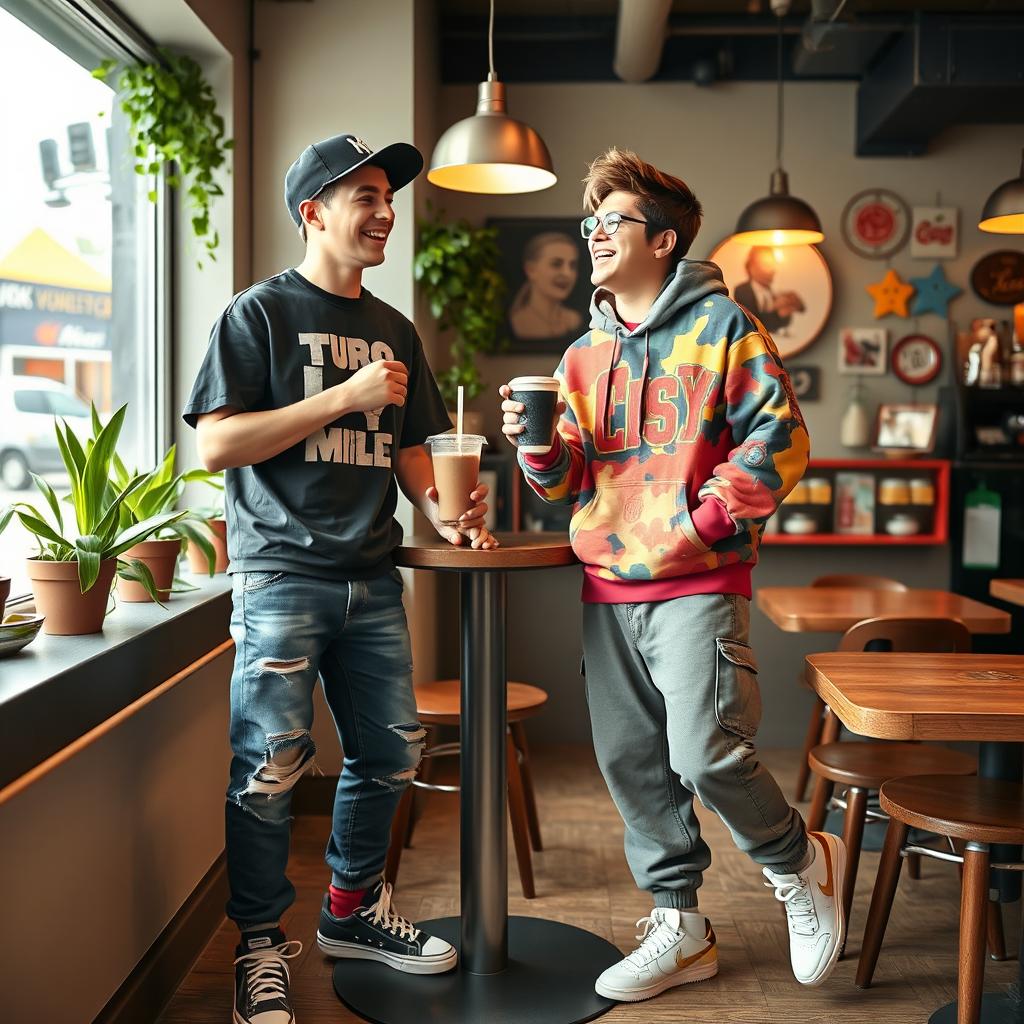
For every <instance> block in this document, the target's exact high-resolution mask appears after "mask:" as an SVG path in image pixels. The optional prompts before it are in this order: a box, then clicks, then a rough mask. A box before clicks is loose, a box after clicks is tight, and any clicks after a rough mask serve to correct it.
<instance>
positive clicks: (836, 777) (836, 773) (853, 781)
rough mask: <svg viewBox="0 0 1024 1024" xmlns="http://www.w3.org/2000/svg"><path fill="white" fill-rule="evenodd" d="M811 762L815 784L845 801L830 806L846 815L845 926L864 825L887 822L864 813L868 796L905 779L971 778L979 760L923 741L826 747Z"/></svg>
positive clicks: (812, 825) (814, 825)
mask: <svg viewBox="0 0 1024 1024" xmlns="http://www.w3.org/2000/svg"><path fill="white" fill-rule="evenodd" d="M809 762H810V765H811V770H812V771H813V772H814V774H815V775H817V776H818V785H819V786H821V784H822V782H825V781H827V782H828V783H831V784H832V786H835V785H836V784H838V785H840V786H845V787H846V799H845V800H841V799H832V800H831V801H830V802H831V804H832V805H833V806H839V807H842V808H843V809H844V811H845V814H844V817H843V842H844V843H846V858H847V860H846V882H845V887H844V889H843V907H844V909H845V911H846V921H847V927H849V921H850V908H851V907H852V906H853V890H854V887H855V886H856V884H857V867H858V865H859V863H860V848H861V844H862V843H863V841H864V825H865V823H866V822H867V821H868V820H869V819H871V820H874V821H884V820H885V818H884V816H883V815H880V814H878V812H876V811H871V810H869V809H868V793H869V792H871V791H873V790H877V789H880V788H881V786H882V783H883V782H888V781H889V779H896V778H900V777H902V776H904V775H973V774H974V773H975V772H976V771H977V768H978V762H977V760H976V759H975V758H973V757H971V756H970V755H969V754H961V753H960V752H959V751H956V750H948V749H947V748H945V747H932V746H928V745H926V744H924V743H825V744H823V745H821V746H819V747H815V748H814V749H813V750H812V751H811V753H810V756H809ZM815 795H817V790H815ZM825 809H827V806H826V808H825ZM819 817H820V818H821V820H820V821H814V820H812V819H811V818H810V817H809V818H808V826H807V827H808V828H809V829H810V830H811V831H813V832H816V831H819V830H820V829H821V827H822V825H823V824H824V814H823V813H822V814H820V816H819Z"/></svg>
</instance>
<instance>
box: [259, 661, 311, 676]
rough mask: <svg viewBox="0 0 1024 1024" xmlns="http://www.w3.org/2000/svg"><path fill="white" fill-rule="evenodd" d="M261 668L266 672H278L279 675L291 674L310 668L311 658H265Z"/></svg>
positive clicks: (261, 662)
mask: <svg viewBox="0 0 1024 1024" xmlns="http://www.w3.org/2000/svg"><path fill="white" fill-rule="evenodd" d="M260 668H261V669H263V671H264V672H276V673H277V674H278V675H279V676H289V675H292V674H293V673H295V672H305V671H306V670H307V669H308V668H309V658H290V659H279V658H263V659H261V661H260Z"/></svg>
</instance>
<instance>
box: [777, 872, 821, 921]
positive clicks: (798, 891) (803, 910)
mask: <svg viewBox="0 0 1024 1024" xmlns="http://www.w3.org/2000/svg"><path fill="white" fill-rule="evenodd" d="M794 877H795V878H796V879H797V881H795V882H788V881H787V882H781V881H780V882H776V881H773V880H772V879H769V880H768V881H767V882H765V883H764V884H765V886H766V888H768V889H774V890H775V898H776V899H777V900H779V901H780V902H781V903H785V904H786V916H787V917H788V918H789V924H790V927H791V928H792V930H793V931H794V932H796V933H797V935H813V934H814V933H815V932H816V931H817V930H818V914H817V911H815V909H814V900H813V899H811V890H810V886H809V884H808V882H807V880H806V879H805V878H804V877H803V876H802V875H795V876H794Z"/></svg>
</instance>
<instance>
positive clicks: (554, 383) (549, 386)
mask: <svg viewBox="0 0 1024 1024" xmlns="http://www.w3.org/2000/svg"><path fill="white" fill-rule="evenodd" d="M508 386H509V387H510V388H511V389H512V390H513V391H515V390H516V389H517V388H524V389H527V388H536V389H538V390H542V391H557V390H558V378H557V377H542V376H528V377H513V378H512V380H510V381H509V382H508Z"/></svg>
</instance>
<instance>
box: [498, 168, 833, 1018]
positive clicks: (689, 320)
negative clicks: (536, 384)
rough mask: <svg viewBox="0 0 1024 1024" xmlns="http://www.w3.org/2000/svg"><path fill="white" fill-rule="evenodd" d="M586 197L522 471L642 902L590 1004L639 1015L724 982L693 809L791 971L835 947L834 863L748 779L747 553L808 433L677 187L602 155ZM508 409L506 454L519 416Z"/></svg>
mask: <svg viewBox="0 0 1024 1024" xmlns="http://www.w3.org/2000/svg"><path fill="white" fill-rule="evenodd" d="M585 183H586V191H585V194H584V206H585V207H586V208H588V209H589V210H590V211H591V215H590V216H589V217H586V218H585V219H584V220H583V223H582V230H583V236H584V238H586V239H587V241H588V245H589V248H590V255H591V260H592V263H593V272H592V275H591V281H592V283H593V284H594V286H595V288H596V291H595V293H594V299H593V304H592V306H591V330H590V331H589V332H588V333H587V334H585V335H584V336H583V337H581V338H580V339H579V340H578V341H576V342H575V343H574V344H573V345H572V346H571V347H570V348H569V350H568V351H567V352H566V353H565V356H564V357H563V359H562V362H561V364H560V366H559V368H558V370H557V371H556V375H557V377H558V378H559V380H560V382H561V389H560V390H561V395H560V398H561V401H560V403H559V405H558V413H559V418H558V422H557V429H556V431H555V434H554V444H553V446H552V448H551V450H550V451H549V452H548V453H546V454H544V455H520V457H519V461H520V465H521V466H522V468H523V471H524V473H525V474H526V477H527V479H528V481H529V483H530V485H531V487H533V489H534V490H535V491H536V492H537V493H538V494H539V495H540V496H541V497H542V498H544V499H546V500H547V501H550V502H558V503H564V504H571V505H573V517H572V522H571V524H570V527H569V532H570V536H571V537H572V544H573V549H574V550H575V552H576V554H577V556H578V557H579V558H580V560H581V561H582V562H583V567H584V582H583V601H584V614H583V649H584V655H585V665H586V673H585V674H586V686H587V699H588V702H589V705H590V715H591V724H592V729H593V734H594V743H595V747H596V750H597V757H598V762H599V764H600V766H601V771H602V773H603V774H604V777H605V780H606V781H607V783H608V788H609V790H610V791H611V795H612V798H613V799H614V801H615V804H616V806H617V807H618V809H619V812H620V813H621V815H622V817H623V820H624V822H625V826H626V828H625V847H626V858H627V860H628V861H629V866H630V868H631V870H632V872H633V876H634V878H635V880H636V883H637V885H638V886H639V887H640V888H641V889H645V890H647V891H648V892H650V893H651V895H652V898H653V902H654V909H653V910H652V911H651V914H650V916H649V917H647V918H645V919H644V920H643V921H642V922H638V923H639V924H642V925H643V926H644V930H643V933H642V934H641V935H640V936H638V938H640V939H641V940H642V941H641V943H640V946H639V948H638V949H636V950H635V951H634V952H633V953H631V954H630V955H629V956H627V957H626V958H625V959H623V960H622V961H620V962H619V963H618V964H615V965H614V966H612V967H610V968H609V969H608V970H606V971H605V972H604V973H603V974H602V975H601V976H600V977H599V978H598V979H597V983H596V988H597V991H598V992H599V993H600V994H601V995H603V996H606V997H608V998H611V999H619V1000H623V1001H636V1000H640V999H648V998H650V997H651V996H655V995H658V994H659V993H660V992H663V991H665V990H666V989H668V988H671V987H672V986H675V985H682V984H685V983H687V982H691V981H701V980H703V979H705V978H710V977H712V976H714V975H715V974H716V973H717V972H718V953H717V948H716V942H715V933H714V931H713V930H712V928H711V924H710V922H709V921H708V919H707V918H706V917H705V916H704V915H703V914H702V913H701V912H700V911H699V910H698V904H697V890H698V888H699V886H700V884H701V881H702V876H703V873H704V871H705V870H706V869H707V867H708V866H709V864H710V863H711V851H710V850H709V848H708V846H707V844H706V843H705V841H704V840H703V839H702V838H701V835H700V824H699V822H698V820H697V817H696V815H695V813H694V809H693V802H694V799H695V798H699V799H700V801H701V803H702V804H703V805H704V806H705V807H707V808H708V809H709V810H711V811H714V812H715V813H717V814H718V815H719V816H720V817H721V819H722V820H723V821H724V822H725V824H726V826H727V827H728V828H729V830H730V832H731V833H732V837H733V840H734V841H735V842H736V844H737V846H739V848H740V849H741V850H743V851H745V852H746V853H748V854H749V855H750V856H751V857H752V858H753V859H754V860H755V861H756V862H757V863H758V864H760V865H761V866H762V869H763V874H764V876H765V879H766V880H767V881H766V884H767V885H768V886H769V887H770V888H771V889H773V890H774V892H775V896H776V898H777V899H779V900H781V901H783V902H784V903H785V905H786V912H787V918H788V921H789V935H790V953H791V963H792V967H793V972H794V974H795V975H796V978H797V980H798V981H800V982H801V983H803V984H805V985H818V984H820V983H821V982H823V981H824V980H825V979H826V978H827V977H828V975H829V974H830V973H831V971H832V968H833V967H834V965H835V962H836V960H837V958H838V956H839V951H840V949H841V947H842V942H843V938H844V930H845V925H844V921H843V913H842V890H843V880H844V875H845V863H846V854H845V850H844V847H843V845H842V842H841V841H840V840H838V839H837V838H836V837H835V836H832V835H827V834H818V833H812V834H808V833H807V831H806V829H805V827H804V823H803V821H802V820H801V818H800V815H799V814H798V813H797V811H796V810H794V809H793V808H792V807H790V806H789V804H788V803H787V802H786V800H785V798H784V797H783V795H782V792H781V791H780V789H779V787H778V785H777V783H776V782H775V780H774V778H772V776H771V775H770V774H769V772H768V770H767V769H766V768H765V767H764V765H762V764H761V763H760V761H759V760H758V757H757V752H756V750H755V747H754V742H753V739H754V735H755V733H756V731H757V727H758V724H759V722H760V718H761V696H760V692H759V689H758V682H757V662H756V661H755V658H754V652H753V651H752V650H751V647H750V644H749V642H748V637H749V622H750V612H749V606H750V594H751V589H750V574H751V570H752V568H753V566H754V564H755V563H756V561H757V549H758V542H759V540H760V536H761V532H762V530H763V528H764V524H765V522H766V521H767V520H768V518H769V517H770V516H771V515H772V514H773V513H774V512H775V510H776V508H777V507H778V505H779V503H780V502H781V501H782V499H783V498H784V497H785V496H786V494H788V493H789V491H790V490H791V489H792V487H793V486H794V484H796V482H797V481H798V480H799V479H800V477H801V476H802V475H803V473H804V470H805V468H806V466H807V458H808V451H809V441H808V437H807V430H806V428H805V426H804V422H803V419H802V417H801V415H800V410H799V408H798V407H797V403H796V399H795V398H794V396H793V391H792V388H791V386H790V383H789V378H788V377H787V375H786V371H785V370H784V369H783V366H782V362H781V361H780V359H779V355H778V352H777V350H776V348H775V345H774V344H773V342H772V340H771V338H770V337H769V335H768V333H767V332H766V331H765V329H764V327H763V325H762V324H761V323H760V322H759V321H758V320H756V319H753V318H752V317H751V315H750V314H748V313H747V312H746V310H744V309H743V308H742V307H741V306H739V305H737V304H736V303H735V302H733V301H732V300H731V299H729V297H728V290H727V288H726V286H725V284H724V282H723V281H722V275H721V272H720V270H719V269H718V267H717V266H715V265H714V264H713V263H706V262H697V261H693V260H687V259H685V258H684V257H685V254H686V252H687V251H688V250H689V248H690V245H691V243H692V242H693V239H694V237H695V236H696V234H697V230H698V229H699V227H700V222H701V207H700V203H699V202H698V201H697V199H696V197H695V196H694V194H693V193H692V192H691V191H690V189H689V188H688V187H687V185H686V183H685V182H683V181H681V180H680V179H679V178H675V177H672V176H671V175H668V174H665V173H664V172H662V171H659V170H658V169H657V168H655V167H652V166H651V165H650V164H647V163H645V162H644V161H642V160H641V159H640V158H639V157H637V156H636V154H634V153H630V152H620V151H617V150H614V149H612V150H610V151H609V152H607V153H606V154H605V155H604V156H602V157H600V158H598V159H597V160H595V161H594V163H593V164H592V165H591V167H590V172H589V174H588V176H587V178H586V179H585ZM501 394H502V396H503V397H504V399H505V401H504V402H503V403H502V411H503V413H504V427H503V428H502V429H503V431H504V433H505V434H506V435H507V436H508V438H509V440H510V441H511V442H512V443H513V444H514V443H515V437H516V435H517V434H518V433H520V432H521V431H522V429H523V427H522V425H521V424H520V422H519V416H520V413H521V412H522V411H523V406H522V405H520V404H518V403H516V402H513V401H511V400H510V398H509V394H510V392H509V389H508V386H507V385H505V386H504V387H502V388H501Z"/></svg>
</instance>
